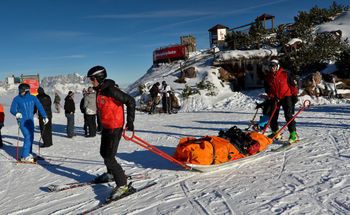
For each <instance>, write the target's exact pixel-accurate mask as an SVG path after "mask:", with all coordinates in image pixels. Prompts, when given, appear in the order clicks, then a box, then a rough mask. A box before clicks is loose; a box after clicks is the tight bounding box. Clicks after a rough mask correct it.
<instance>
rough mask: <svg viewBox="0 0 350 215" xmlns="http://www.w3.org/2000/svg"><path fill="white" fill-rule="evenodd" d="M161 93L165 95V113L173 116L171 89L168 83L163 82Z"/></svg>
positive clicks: (163, 99)
mask: <svg viewBox="0 0 350 215" xmlns="http://www.w3.org/2000/svg"><path fill="white" fill-rule="evenodd" d="M161 92H162V94H163V96H162V105H163V112H164V113H168V114H171V101H170V93H171V88H170V86H169V85H168V84H167V83H166V81H162V87H161Z"/></svg>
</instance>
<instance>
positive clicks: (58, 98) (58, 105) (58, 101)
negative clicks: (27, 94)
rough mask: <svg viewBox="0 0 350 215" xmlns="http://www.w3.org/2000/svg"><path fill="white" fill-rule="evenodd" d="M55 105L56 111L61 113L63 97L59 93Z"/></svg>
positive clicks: (56, 95) (56, 94)
mask: <svg viewBox="0 0 350 215" xmlns="http://www.w3.org/2000/svg"><path fill="white" fill-rule="evenodd" d="M53 103H54V104H55V109H56V112H57V113H60V109H61V97H60V96H59V95H58V93H55V98H54V100H53Z"/></svg>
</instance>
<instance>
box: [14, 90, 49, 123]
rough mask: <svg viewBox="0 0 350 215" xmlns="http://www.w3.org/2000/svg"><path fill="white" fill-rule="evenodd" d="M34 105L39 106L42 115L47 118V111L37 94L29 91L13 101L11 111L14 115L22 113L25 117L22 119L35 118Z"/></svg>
mask: <svg viewBox="0 0 350 215" xmlns="http://www.w3.org/2000/svg"><path fill="white" fill-rule="evenodd" d="M34 106H36V107H37V108H38V110H39V113H40V114H41V116H42V117H43V118H46V113H45V111H44V108H43V106H42V105H41V103H40V102H39V100H38V99H37V98H36V97H35V96H32V95H30V94H29V93H26V94H25V95H23V96H22V95H18V96H16V97H15V98H14V99H13V101H12V104H11V108H10V112H11V114H12V115H14V116H16V113H21V114H22V119H23V120H21V121H26V120H28V119H29V120H33V118H34Z"/></svg>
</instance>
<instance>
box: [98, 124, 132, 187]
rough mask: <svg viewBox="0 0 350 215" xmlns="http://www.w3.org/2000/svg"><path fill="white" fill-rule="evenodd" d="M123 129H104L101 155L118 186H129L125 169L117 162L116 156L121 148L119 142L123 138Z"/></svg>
mask: <svg viewBox="0 0 350 215" xmlns="http://www.w3.org/2000/svg"><path fill="white" fill-rule="evenodd" d="M122 132H123V129H122V128H116V129H105V128H102V136H101V147H100V154H101V156H102V158H103V160H104V163H105V165H106V167H107V172H109V173H111V174H112V175H113V177H114V180H115V183H116V185H117V186H124V185H126V184H127V179H126V175H125V173H124V170H123V168H122V167H121V166H120V164H119V163H118V162H117V160H116V157H115V156H116V154H117V150H118V146H119V141H120V138H121V136H122Z"/></svg>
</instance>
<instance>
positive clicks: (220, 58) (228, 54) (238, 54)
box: [215, 49, 278, 62]
mask: <svg viewBox="0 0 350 215" xmlns="http://www.w3.org/2000/svg"><path fill="white" fill-rule="evenodd" d="M277 54H278V52H277V49H258V50H244V51H242V50H230V51H221V52H219V53H218V54H217V57H216V59H215V61H216V62H224V61H230V60H244V59H255V58H266V57H272V56H277Z"/></svg>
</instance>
